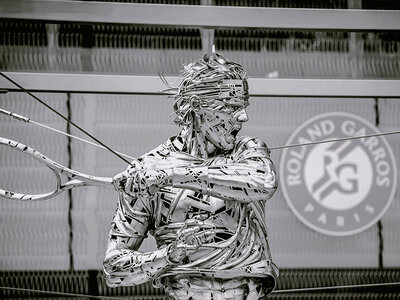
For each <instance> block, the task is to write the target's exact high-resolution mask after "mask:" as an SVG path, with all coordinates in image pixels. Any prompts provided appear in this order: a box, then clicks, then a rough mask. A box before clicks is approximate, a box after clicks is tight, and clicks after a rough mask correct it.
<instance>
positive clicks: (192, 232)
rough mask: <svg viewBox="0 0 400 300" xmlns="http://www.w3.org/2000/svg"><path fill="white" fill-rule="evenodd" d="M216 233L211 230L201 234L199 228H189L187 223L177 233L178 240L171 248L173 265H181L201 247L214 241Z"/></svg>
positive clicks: (169, 257) (169, 255) (170, 255)
mask: <svg viewBox="0 0 400 300" xmlns="http://www.w3.org/2000/svg"><path fill="white" fill-rule="evenodd" d="M214 236H215V233H214V232H213V231H211V230H205V231H202V232H200V227H199V226H194V227H192V228H187V223H185V224H184V225H183V226H182V227H181V228H180V229H179V230H178V232H177V238H176V241H175V242H174V243H172V244H171V245H170V246H169V251H168V260H169V261H170V262H172V263H175V264H179V263H181V262H182V261H183V260H184V259H185V258H186V257H188V256H190V255H191V254H193V253H194V252H196V251H197V250H198V249H199V248H200V246H201V245H203V244H204V243H206V242H209V241H212V240H213V238H214Z"/></svg>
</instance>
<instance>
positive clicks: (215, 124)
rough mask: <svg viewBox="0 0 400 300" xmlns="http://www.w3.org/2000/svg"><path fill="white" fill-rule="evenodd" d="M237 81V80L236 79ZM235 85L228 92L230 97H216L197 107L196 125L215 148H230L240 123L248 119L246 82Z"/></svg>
mask: <svg viewBox="0 0 400 300" xmlns="http://www.w3.org/2000/svg"><path fill="white" fill-rule="evenodd" d="M236 81H237V80H236ZM241 82H243V84H242V85H240V86H239V88H238V86H236V87H235V88H233V89H232V91H231V92H230V93H229V96H231V98H224V99H217V100H215V101H214V102H213V103H212V104H211V105H210V106H207V107H200V108H199V109H198V115H199V116H200V118H198V120H199V121H198V123H199V124H198V126H199V129H200V131H201V132H202V133H203V135H204V136H205V138H206V140H207V141H208V142H210V143H211V144H212V145H214V146H215V147H216V148H219V149H222V150H224V151H229V150H232V149H233V147H234V145H235V140H236V136H237V134H238V133H239V131H240V130H241V129H242V123H244V122H246V121H247V120H248V116H247V112H246V107H247V106H248V105H249V102H248V89H247V82H246V81H241Z"/></svg>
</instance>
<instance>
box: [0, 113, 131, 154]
mask: <svg viewBox="0 0 400 300" xmlns="http://www.w3.org/2000/svg"><path fill="white" fill-rule="evenodd" d="M0 113H2V114H5V115H7V116H10V117H12V118H14V119H15V120H18V121H22V122H25V123H31V124H35V125H37V126H40V127H43V128H46V129H48V130H51V131H54V132H57V133H60V134H62V135H65V136H67V137H70V138H73V139H76V140H78V141H81V142H84V143H87V144H90V145H92V146H95V147H98V148H101V149H105V150H107V148H105V147H103V146H100V145H99V144H96V143H93V142H91V141H88V140H85V139H83V138H80V137H78V136H75V135H72V134H70V133H68V132H64V131H61V130H58V129H55V128H53V127H50V126H47V125H44V124H42V123H39V122H36V121H33V120H32V119H29V118H27V117H25V116H21V115H18V114H15V113H13V112H10V111H7V110H5V109H2V108H0ZM68 124H69V123H68ZM115 152H116V153H118V154H120V155H122V156H125V157H127V158H129V159H131V160H136V158H134V157H132V156H129V155H128V154H125V153H122V152H118V151H115Z"/></svg>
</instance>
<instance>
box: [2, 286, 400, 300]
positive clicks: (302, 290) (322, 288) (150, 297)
mask: <svg viewBox="0 0 400 300" xmlns="http://www.w3.org/2000/svg"><path fill="white" fill-rule="evenodd" d="M392 285H400V282H384V283H366V284H353V285H337V286H324V287H312V288H299V289H286V290H275V291H272V293H273V294H283V293H302V292H317V291H326V290H338V289H349V288H366V287H384V286H392ZM0 289H2V290H9V291H20V292H32V293H40V294H49V295H55V296H70V297H86V298H93V299H111V300H124V299H126V298H131V297H132V296H126V297H124V298H121V297H113V296H94V295H93V296H92V295H88V294H75V293H66V292H55V291H44V290H36V289H24V288H15V287H8V286H0ZM137 297H138V298H140V299H154V298H155V297H158V295H147V296H146V295H145V296H141V295H140V296H137Z"/></svg>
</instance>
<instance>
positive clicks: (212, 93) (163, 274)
mask: <svg viewBox="0 0 400 300" xmlns="http://www.w3.org/2000/svg"><path fill="white" fill-rule="evenodd" d="M169 92H170V93H171V94H172V97H174V99H175V103H174V110H175V114H176V118H175V123H176V124H178V125H180V126H181V127H182V130H181V131H180V133H179V134H178V135H177V136H174V137H171V138H169V139H168V140H167V141H166V142H164V143H163V144H161V145H160V146H158V147H157V148H155V149H154V150H151V151H150V152H148V153H146V154H145V155H143V156H142V157H140V158H139V159H138V161H135V162H134V166H133V167H132V166H130V167H128V169H127V170H126V171H124V172H122V173H120V174H118V175H117V176H115V177H114V180H113V184H114V187H115V188H116V189H117V190H118V191H119V199H118V208H117V210H116V213H115V216H114V219H113V222H112V226H111V230H110V233H109V241H108V247H107V251H106V256H105V260H104V273H105V277H106V282H107V284H108V285H109V286H110V287H117V286H132V285H139V284H142V283H145V282H149V281H151V282H153V284H154V285H155V286H158V287H164V288H165V291H166V294H167V299H180V300H184V299H185V300H188V299H193V300H194V299H214V300H217V299H264V298H265V297H266V295H267V294H268V293H270V292H271V291H272V290H273V288H274V286H275V277H276V276H277V272H278V271H277V268H276V267H275V265H274V264H273V262H272V259H271V254H270V251H269V245H268V238H267V232H266V225H265V215H264V208H265V204H266V201H267V200H268V199H269V198H271V196H272V195H273V194H274V192H275V190H276V188H277V182H276V175H275V169H274V166H273V163H272V161H271V160H270V157H269V152H270V151H269V149H268V147H267V146H266V145H265V144H264V143H263V142H262V141H261V140H259V139H257V138H253V137H241V136H238V135H237V134H238V132H239V130H240V129H241V128H242V124H243V123H244V122H246V121H247V120H248V116H247V113H246V107H247V106H248V105H249V102H248V85H247V81H246V71H245V70H244V69H243V67H242V66H241V65H239V64H237V63H234V62H232V61H228V60H227V59H225V58H223V57H222V56H221V55H219V54H217V53H215V52H214V53H213V54H212V55H211V56H209V55H205V56H204V58H203V59H200V60H198V61H196V62H194V63H191V64H189V65H187V66H186V67H185V69H184V71H183V74H182V77H181V82H180V84H179V86H178V88H175V89H174V88H170V89H169ZM148 233H150V234H152V235H153V236H154V238H155V239H156V242H157V248H158V250H155V251H151V252H146V253H144V252H140V251H138V249H139V247H140V245H141V243H142V241H143V239H144V238H145V237H146V235H147V234H148Z"/></svg>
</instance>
